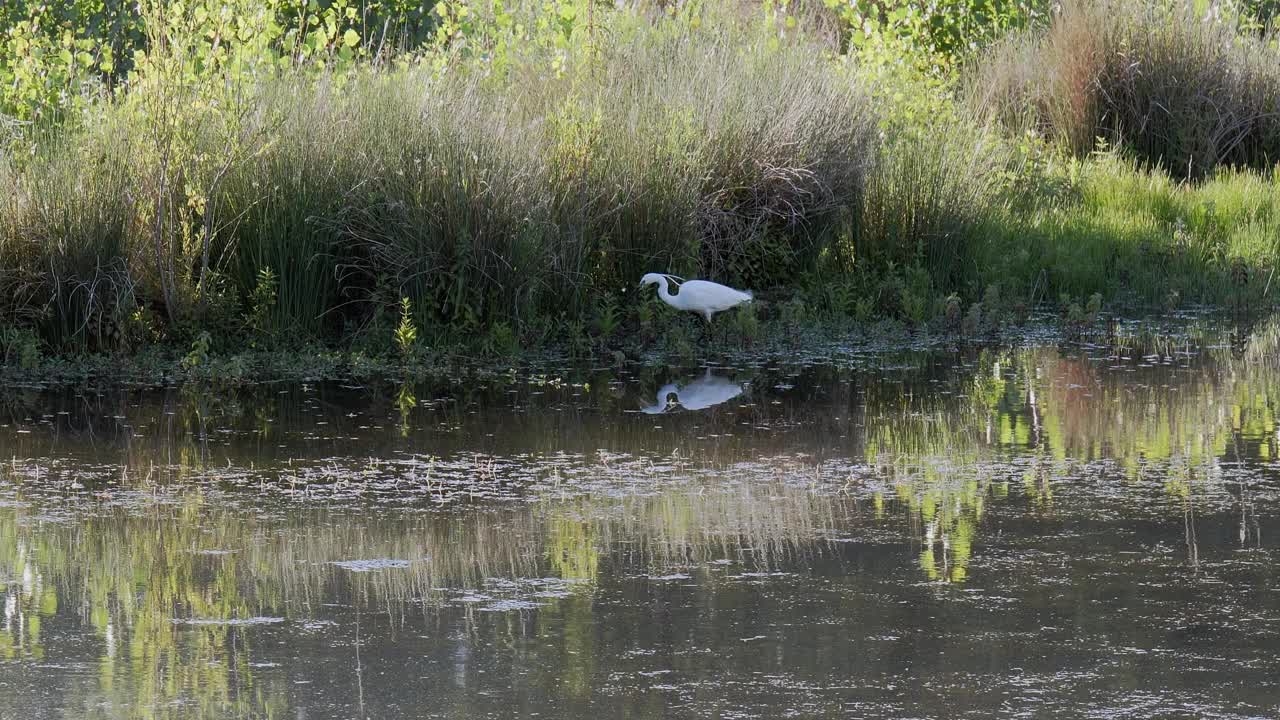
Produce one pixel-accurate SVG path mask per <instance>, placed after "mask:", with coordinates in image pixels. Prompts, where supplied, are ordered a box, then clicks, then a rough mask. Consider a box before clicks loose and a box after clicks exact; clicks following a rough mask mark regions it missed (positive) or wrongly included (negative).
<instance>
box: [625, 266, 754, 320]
mask: <svg viewBox="0 0 1280 720" xmlns="http://www.w3.org/2000/svg"><path fill="white" fill-rule="evenodd" d="M670 280H676V281H679V284H678V285H677V286H676V288H677V289H679V291H680V292H679V293H677V294H675V295H672V294H671V286H670V284H669V281H670ZM654 283H657V284H658V297H660V298H662V300H663V302H665V303H666V304H668V305H670V306H671V307H673V308H675V309H677V310H688V311H689V312H695V313H698V314H699V315H701V316H702V317H704V318H706V320H707V322H711V316H712V315H714V314H716V313H718V312H723V311H725V310H728V309H730V308H735V307H737V306H739V305H741V304H743V303H749V302H751V293H750V292H746V291H743V290H734V289H733V288H731V287H728V286H726V285H721V284H720V283H714V282H711V281H710V280H687V281H680V279H679V278H677V277H675V276H674V275H663V274H661V273H648V274H647V275H645V276H644V277H642V278H640V287H644V286H645V285H652V284H654Z"/></svg>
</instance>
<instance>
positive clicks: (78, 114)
mask: <svg viewBox="0 0 1280 720" xmlns="http://www.w3.org/2000/svg"><path fill="white" fill-rule="evenodd" d="M1171 2H1174V3H1175V4H1168V3H1164V2H1162V3H1160V4H1150V3H1149V2H1143V1H1142V0H1114V1H1113V2H1105V0H1093V1H1092V2H1083V3H1080V4H1069V5H1067V6H1065V7H1061V8H1057V6H1054V8H1050V7H1049V6H1048V5H1047V4H1041V3H1039V2H1036V1H1035V0H1031V1H1029V2H1008V1H1006V0H948V1H947V2H943V3H931V4H928V7H926V6H925V4H922V3H918V2H913V1H911V0H899V1H895V0H888V1H887V2H882V3H868V2H862V1H861V0H860V1H859V2H855V3H852V4H843V3H838V4H834V5H826V4H821V3H816V2H790V3H788V2H785V1H784V2H773V1H772V0H769V1H767V2H765V3H764V4H763V5H756V4H750V3H741V4H740V3H735V2H731V1H730V0H725V2H708V3H697V2H689V3H678V4H674V5H649V4H647V3H643V2H642V3H639V4H636V5H629V6H625V7H623V8H619V7H618V6H616V5H615V4H613V3H608V4H598V3H594V2H591V1H590V0H543V1H541V2H534V1H532V0H530V1H529V2H525V3H512V4H510V5H507V4H504V3H502V2H498V1H496V0H494V1H491V2H466V1H463V0H454V1H452V2H450V1H449V0H442V1H441V2H439V3H437V4H436V5H435V6H434V7H431V8H426V9H423V8H422V7H421V6H420V4H419V3H408V2H404V1H403V0H364V1H363V2H361V1H359V0H331V1H328V2H316V1H315V0H311V1H310V2H296V1H294V0H270V1H268V2H248V1H247V0H191V1H190V2H185V3H170V2H161V1H159V0H143V1H142V2H139V3H137V4H133V3H129V4H118V3H111V2H107V1H106V0H76V1H75V2H68V3H60V4H57V7H52V8H51V6H49V5H45V4H41V3H35V2H23V1H20V2H18V3H17V4H16V5H14V4H7V5H6V6H5V8H4V9H0V25H2V28H0V29H3V33H4V34H3V37H2V38H0V133H3V135H0V137H2V140H0V148H2V150H0V152H2V153H3V154H2V156H0V355H2V356H3V358H4V362H5V363H6V364H32V363H35V362H37V361H38V358H39V357H40V356H41V355H42V354H48V353H78V352H91V351H109V352H121V351H124V352H136V351H138V350H139V349H141V348H144V347H148V346H160V347H171V348H181V352H182V354H183V355H185V356H186V358H187V361H188V362H189V363H190V364H198V363H199V362H200V361H201V360H202V359H203V358H204V357H206V356H207V355H208V354H209V353H210V352H214V353H216V352H219V351H236V350H241V349H244V348H245V347H246V346H252V347H258V348H270V347H281V346H285V345H288V346H294V345H296V344H297V343H302V342H308V343H309V342H323V343H330V344H338V345H340V346H341V347H345V348H349V349H356V350H358V351H363V352H371V353H374V354H387V355H396V356H403V357H413V356H415V355H416V354H418V353H420V352H421V349H422V348H423V347H424V346H431V347H439V346H443V345H454V346H459V345H460V346H466V347H469V348H472V349H477V350H481V351H485V352H493V353H507V352H512V351H514V350H515V349H516V348H518V347H531V346H538V345H543V344H546V343H548V342H553V341H567V342H568V343H569V344H570V346H572V347H575V348H577V349H584V348H586V349H589V348H592V347H597V348H598V347H608V346H610V345H614V344H616V343H617V342H618V341H619V338H622V337H630V338H637V337H639V338H646V337H649V338H652V337H653V336H655V335H656V334H657V331H656V330H655V324H656V323H655V317H654V315H655V313H656V312H663V311H664V310H663V309H662V307H661V306H660V305H657V304H656V303H655V302H653V301H652V299H651V298H646V299H645V300H644V301H637V300H636V299H635V297H634V290H633V286H634V283H635V282H636V280H637V278H639V276H640V275H641V274H642V273H644V272H647V271H654V270H661V271H669V272H674V273H677V274H685V275H696V276H702V277H712V278H714V279H717V280H720V281H723V282H728V283H732V284H736V285H739V286H745V287H750V288H752V289H754V290H756V292H757V296H758V297H762V298H763V299H764V303H762V304H761V305H760V310H759V312H760V313H762V314H764V315H766V316H776V317H780V318H783V319H785V320H787V321H788V322H792V323H794V322H796V320H797V318H801V319H807V320H818V319H828V320H831V319H836V320H852V321H857V322H866V321H869V320H872V319H877V318H893V319H896V320H898V321H901V322H906V323H910V324H914V325H927V324H930V323H934V324H940V325H944V326H947V327H949V328H951V329H955V330H958V331H963V332H966V333H969V334H973V333H978V332H982V331H984V330H988V329H990V328H991V327H993V326H995V325H998V324H999V323H1001V322H1003V321H1004V319H1005V318H1007V317H1012V316H1015V315H1016V314H1018V313H1021V312H1025V311H1026V310H1027V309H1029V308H1031V307H1034V306H1036V305H1038V304H1041V303H1043V302H1045V301H1049V302H1052V303H1058V304H1060V305H1061V307H1062V308H1063V311H1064V312H1065V313H1067V314H1068V315H1070V319H1071V320H1072V321H1073V322H1079V321H1081V320H1084V319H1086V318H1087V317H1088V316H1089V315H1090V314H1091V312H1090V311H1091V310H1092V314H1096V310H1097V307H1098V306H1099V304H1100V303H1102V302H1107V303H1112V304H1117V305H1124V306H1130V307H1154V306H1164V305H1168V304H1178V303H1184V302H1192V301H1200V302H1209V303H1218V304H1227V303H1230V304H1236V305H1251V306H1258V305H1270V304H1274V302H1275V300H1274V298H1275V297H1276V292H1273V291H1272V288H1271V284H1272V274H1273V273H1274V270H1275V260H1276V257H1277V253H1278V251H1280V192H1278V190H1280V181H1278V180H1277V176H1276V162H1277V160H1278V159H1280V157H1278V154H1280V45H1278V43H1277V37H1278V36H1277V34H1276V33H1275V32H1272V31H1271V30H1270V27H1271V17H1270V14H1271V13H1272V12H1273V10H1274V9H1273V8H1272V7H1271V5H1270V4H1265V3H1264V4H1256V5H1248V6H1244V5H1242V6H1231V5H1228V4H1221V3H1219V4H1216V5H1214V6H1212V7H1198V6H1191V5H1183V4H1180V3H1179V2H1178V0H1171ZM1102 17H1106V18H1107V21H1106V22H1102V21H1101V20H1100V18H1102ZM755 313H756V311H754V310H753V311H749V312H746V313H741V314H739V315H736V316H734V318H733V319H732V320H731V322H732V323H734V324H733V326H732V328H731V330H730V332H731V333H735V334H736V335H737V336H747V337H750V336H752V335H754V334H757V333H759V332H760V330H759V324H758V322H757V316H756V314H755ZM690 327H693V325H692V324H690Z"/></svg>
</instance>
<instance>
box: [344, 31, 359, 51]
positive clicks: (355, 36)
mask: <svg viewBox="0 0 1280 720" xmlns="http://www.w3.org/2000/svg"><path fill="white" fill-rule="evenodd" d="M359 43H360V33H357V32H356V31H355V30H351V29H348V30H347V31H346V32H345V33H343V34H342V44H343V45H346V46H347V47H354V46H356V45H358V44H359Z"/></svg>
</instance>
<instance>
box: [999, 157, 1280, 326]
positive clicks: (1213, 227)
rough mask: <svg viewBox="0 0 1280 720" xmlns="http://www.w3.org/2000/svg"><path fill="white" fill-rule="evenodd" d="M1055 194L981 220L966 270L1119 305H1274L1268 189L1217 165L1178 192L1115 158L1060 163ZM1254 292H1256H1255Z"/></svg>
mask: <svg viewBox="0 0 1280 720" xmlns="http://www.w3.org/2000/svg"><path fill="white" fill-rule="evenodd" d="M1060 173H1061V174H1063V175H1072V177H1071V178H1069V179H1067V180H1066V181H1065V182H1066V183H1067V187H1066V189H1064V190H1062V191H1061V197H1060V198H1058V199H1056V200H1054V201H1051V202H1047V203H1042V204H1040V205H1039V206H1036V207H1031V208H1028V207H1017V206H1011V207H1009V208H1007V209H1006V210H1004V211H1002V212H998V213H993V214H992V215H991V216H990V217H989V218H988V220H987V223H988V224H987V226H986V227H985V228H984V239H983V241H982V242H981V250H980V251H979V252H978V253H976V257H975V263H976V264H975V268H974V272H975V273H976V274H978V275H980V276H986V277H988V278H990V280H991V281H993V282H996V281H999V280H1000V279H1001V278H1004V279H1005V282H1012V283H1014V287H1013V288H1011V289H1013V290H1019V291H1023V292H1032V291H1033V288H1035V286H1036V285H1037V283H1039V289H1038V291H1039V294H1040V295H1041V296H1042V297H1045V298H1050V299H1057V298H1058V297H1060V296H1061V295H1063V294H1066V295H1069V296H1071V297H1073V298H1084V297H1088V296H1090V295H1092V294H1093V293H1095V292H1100V293H1102V294H1103V295H1104V297H1108V298H1112V299H1113V300H1123V301H1127V302H1128V303H1129V304H1131V305H1136V306H1142V305H1147V306H1150V305H1153V304H1159V303H1163V302H1165V301H1169V300H1173V299H1181V300H1185V301H1198V302H1203V303H1211V304H1222V305H1226V304H1243V303H1248V304H1251V305H1258V304H1266V303H1268V302H1270V303H1271V304H1274V299H1275V295H1274V294H1273V293H1274V292H1276V290H1275V288H1269V287H1268V286H1269V284H1270V283H1269V281H1270V280H1271V277H1272V273H1273V272H1274V271H1275V269H1276V260H1277V258H1280V182H1278V181H1277V178H1276V176H1275V175H1274V174H1273V173H1268V174H1262V173H1257V172H1254V171H1249V170H1241V171H1230V170H1223V171H1221V172H1219V173H1218V174H1217V175H1215V176H1213V177H1212V178H1210V179H1208V180H1206V181H1205V182H1203V183H1201V184H1196V185H1187V184H1183V183H1178V182H1176V181H1174V180H1171V179H1170V178H1169V177H1168V176H1167V175H1165V174H1164V173H1160V172H1149V171H1143V170H1140V169H1138V168H1136V167H1135V166H1134V165H1133V163H1132V162H1130V161H1126V160H1123V159H1121V158H1119V157H1117V156H1115V155H1105V156H1095V157H1094V158H1092V159H1090V160H1088V161H1084V162H1077V163H1068V167H1067V168H1066V169H1063V170H1061V171H1060ZM1264 293H1265V295H1264Z"/></svg>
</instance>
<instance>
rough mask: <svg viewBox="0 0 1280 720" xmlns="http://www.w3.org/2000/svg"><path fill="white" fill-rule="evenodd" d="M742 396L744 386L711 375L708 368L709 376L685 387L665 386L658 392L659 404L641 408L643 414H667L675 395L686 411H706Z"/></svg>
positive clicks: (678, 403)
mask: <svg viewBox="0 0 1280 720" xmlns="http://www.w3.org/2000/svg"><path fill="white" fill-rule="evenodd" d="M741 394H742V386H741V385H739V384H738V383H735V382H733V381H731V380H729V378H725V377H720V376H718V375H712V374H711V368H707V374H706V375H704V376H702V377H700V378H698V379H697V380H694V381H693V382H691V383H689V384H688V385H685V386H684V387H680V386H677V385H676V384H675V383H670V384H668V385H663V386H662V388H661V389H660V390H658V402H657V404H655V405H651V406H649V407H646V408H641V412H646V413H649V414H658V413H663V412H666V411H667V410H668V409H670V408H671V405H672V404H673V403H672V401H671V396H672V395H675V396H676V399H675V403H674V404H677V405H679V406H680V407H683V408H684V409H685V410H705V409H707V408H709V407H711V406H712V405H719V404H720V403H722V402H727V401H729V400H732V399H734V398H736V397H738V396H739V395H741Z"/></svg>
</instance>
